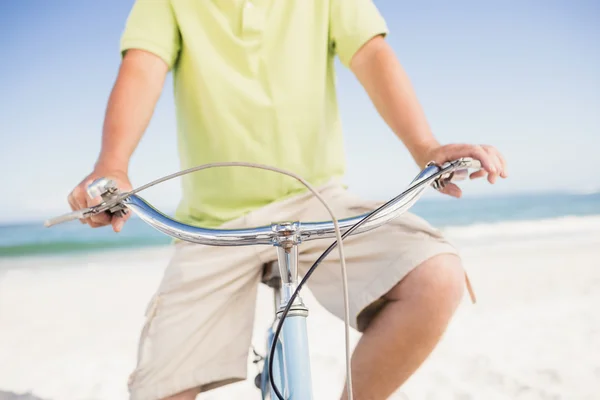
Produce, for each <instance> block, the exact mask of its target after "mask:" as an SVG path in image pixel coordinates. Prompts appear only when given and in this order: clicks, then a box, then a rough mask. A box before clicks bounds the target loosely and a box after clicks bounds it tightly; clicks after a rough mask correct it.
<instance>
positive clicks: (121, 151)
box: [68, 49, 169, 231]
mask: <svg viewBox="0 0 600 400" xmlns="http://www.w3.org/2000/svg"><path fill="white" fill-rule="evenodd" d="M168 70H169V67H168V65H167V63H166V62H165V61H163V59H161V58H160V57H158V56H156V55H154V54H152V53H150V52H147V51H143V50H137V49H132V50H128V51H127V53H126V54H125V56H124V58H123V61H122V63H121V67H120V68H119V73H118V76H117V80H116V82H115V85H114V87H113V89H112V92H111V94H110V97H109V100H108V106H107V109H106V114H105V118H104V127H103V131H102V147H101V150H100V154H99V156H98V160H97V161H96V164H95V166H94V170H93V171H92V173H91V174H89V175H88V176H87V177H86V178H84V179H83V180H82V181H81V182H80V183H79V185H77V187H76V188H75V189H74V190H73V191H72V192H71V193H70V194H69V197H68V201H69V204H70V206H71V208H72V209H73V210H77V209H81V208H85V207H90V206H92V205H94V204H97V202H98V199H90V198H89V197H88V196H87V194H86V187H87V185H88V184H89V183H90V182H91V181H93V180H94V179H96V178H99V177H110V178H112V179H115V180H116V182H117V184H118V186H119V188H120V189H121V190H130V189H131V183H130V182H129V178H128V176H127V175H128V170H129V160H130V158H131V156H132V154H133V152H134V151H135V148H136V147H137V145H138V144H139V142H140V140H141V138H142V136H143V135H144V132H145V131H146V128H147V127H148V124H149V123H150V119H151V118H152V114H153V113H154V108H155V106H156V103H157V101H158V99H159V97H160V94H161V92H162V88H163V86H164V82H165V78H166V76H167V73H168ZM125 220H126V218H112V220H111V217H110V216H109V215H108V214H104V213H103V214H99V215H96V216H94V217H91V218H90V219H88V220H85V221H82V222H84V223H87V224H89V225H90V226H91V227H93V228H95V227H99V226H104V225H108V224H112V225H113V229H114V230H115V231H120V230H121V228H122V226H123V224H124V223H125Z"/></svg>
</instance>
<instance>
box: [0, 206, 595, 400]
mask: <svg viewBox="0 0 600 400" xmlns="http://www.w3.org/2000/svg"><path fill="white" fill-rule="evenodd" d="M567 222H568V224H567V225H568V229H566V227H567V225H565V224H566V222H565V221H564V220H553V221H546V222H540V223H532V222H529V223H528V225H527V226H528V227H529V229H523V228H524V226H525V225H523V226H521V228H519V227H518V226H512V228H511V229H509V228H510V227H507V226H498V227H497V229H496V228H494V227H491V228H489V227H488V229H487V230H485V232H487V233H485V232H484V231H482V230H479V234H473V231H472V230H468V229H466V230H465V229H462V230H461V229H457V230H455V231H452V232H450V233H449V235H450V236H451V238H453V239H454V240H455V242H456V243H457V244H458V245H459V247H460V248H461V251H462V255H463V259H464V262H465V265H466V267H467V270H468V272H469V275H470V277H471V280H472V283H473V285H474V287H475V290H476V293H477V295H478V303H477V304H476V305H471V304H470V302H469V301H468V297H467V296H465V299H464V303H463V304H462V306H461V307H460V308H459V311H458V312H457V314H456V317H455V318H454V320H453V321H452V323H451V325H450V327H449V329H448V331H447V332H446V334H445V335H444V337H443V339H442V341H441V343H440V345H439V346H438V347H437V348H436V350H435V351H434V353H433V354H432V355H431V357H430V358H429V359H428V360H427V361H426V362H425V363H424V365H423V366H422V368H420V369H419V370H418V371H417V373H416V374H415V375H414V376H413V377H412V378H411V379H410V380H409V381H408V382H407V383H406V385H404V387H403V388H401V390H400V391H399V392H398V393H397V394H396V395H394V396H393V398H394V399H411V400H415V399H426V400H434V399H444V400H445V399H460V400H469V399H483V400H495V399H511V400H512V399H519V400H520V399H568V400H584V399H586V400H592V399H594V400H596V399H600V312H599V311H598V308H599V307H600V217H589V218H587V219H581V220H577V221H575V222H573V221H567ZM532 224H533V226H534V227H533V228H532V227H531V226H532ZM544 224H545V225H544ZM517 225H518V224H517ZM563 228H565V229H563ZM564 230H568V232H569V234H568V235H558V234H556V233H560V232H562V231H564ZM511 231H513V233H511ZM486 235H487V236H486ZM170 252H171V249H169V248H155V249H149V250H148V249H147V250H143V251H128V252H106V253H94V254H85V255H77V256H59V257H35V258H34V257H28V258H12V259H9V258H6V259H0V389H1V390H0V399H36V397H35V396H37V397H40V398H42V399H44V400H92V399H95V400H99V399H111V400H115V399H125V398H127V388H126V382H127V377H128V375H129V373H130V372H131V371H132V369H133V367H134V363H135V356H136V349H137V339H138V337H139V332H140V328H141V325H142V323H143V312H144V310H145V307H146V304H147V302H148V300H149V298H150V296H151V294H152V293H153V292H154V290H155V289H156V287H157V285H158V282H159V280H160V278H161V275H162V271H163V269H164V267H165V264H166V262H167V260H168V259H169V255H170ZM340 295H341V294H340ZM303 297H304V299H305V302H306V303H307V305H308V306H309V308H310V310H311V316H310V319H309V325H308V326H309V339H310V351H311V357H312V370H313V386H314V389H315V399H317V400H319V399H324V400H325V399H326V400H330V399H336V398H338V396H339V393H340V391H341V390H342V385H343V377H344V353H343V351H344V350H343V349H344V346H343V337H344V336H343V324H342V323H341V321H338V320H336V319H335V318H334V317H333V316H331V315H330V314H329V313H327V312H326V311H325V310H324V309H323V308H321V307H320V306H319V304H317V303H316V302H315V301H314V299H313V298H312V296H311V295H310V292H309V291H305V292H304V295H303ZM271 310H272V299H271V297H270V292H269V291H268V289H267V288H265V287H261V289H260V291H259V296H258V310H257V316H256V324H255V332H254V345H255V346H256V348H257V349H258V350H263V351H264V343H263V338H264V332H265V329H266V328H267V326H268V324H269V321H270V319H271ZM358 338H359V336H358V334H357V333H356V332H353V334H352V340H353V345H354V344H355V343H356V341H357V340H358ZM248 371H249V378H253V377H254V375H255V373H256V369H255V367H254V366H253V365H252V364H251V363H249V365H248ZM11 393H12V394H11ZM26 393H28V395H27V396H29V397H26V396H22V397H18V396H16V395H15V394H26ZM198 398H199V399H203V400H208V399H211V400H221V399H258V398H259V393H258V390H257V389H255V388H254V385H253V383H252V382H251V380H250V379H249V380H248V381H246V382H240V383H236V384H233V385H230V386H228V387H225V388H221V389H217V390H214V391H211V392H208V393H204V394H202V395H200V396H199V397H198Z"/></svg>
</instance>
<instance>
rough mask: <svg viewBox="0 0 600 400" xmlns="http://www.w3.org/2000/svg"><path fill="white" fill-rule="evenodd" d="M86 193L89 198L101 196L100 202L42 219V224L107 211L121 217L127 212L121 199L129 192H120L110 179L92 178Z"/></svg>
mask: <svg viewBox="0 0 600 400" xmlns="http://www.w3.org/2000/svg"><path fill="white" fill-rule="evenodd" d="M86 191H87V194H88V196H90V197H91V198H96V197H101V198H102V202H101V203H100V204H97V205H95V206H92V207H87V208H82V209H80V210H76V211H72V212H70V213H67V214H63V215H61V216H58V217H55V218H51V219H49V220H46V221H44V226H46V227H51V226H53V225H57V224H60V223H63V222H68V221H73V220H76V219H86V218H90V217H93V216H94V215H98V214H101V213H103V212H108V213H109V214H111V215H115V216H117V217H122V216H124V215H125V214H127V208H126V207H125V205H124V204H123V200H125V199H126V198H127V197H129V192H126V193H121V192H120V191H119V188H118V187H117V184H116V182H115V181H113V180H112V179H107V178H99V179H96V180H94V181H93V182H92V183H91V184H90V185H89V186H88V187H87V190H86Z"/></svg>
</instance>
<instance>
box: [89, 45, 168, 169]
mask: <svg viewBox="0 0 600 400" xmlns="http://www.w3.org/2000/svg"><path fill="white" fill-rule="evenodd" d="M167 73H168V66H167V64H166V63H165V62H164V61H163V60H162V59H161V58H160V57H158V56H156V55H154V54H152V53H149V52H146V51H143V50H136V49H132V50H129V51H127V53H126V54H125V56H124V58H123V62H122V63H121V67H120V68H119V74H118V76H117V80H116V82H115V85H114V87H113V90H112V92H111V94H110V97H109V100H108V106H107V108H106V115H105V119H104V127H103V130H102V148H101V151H100V155H99V157H98V161H97V163H96V168H98V167H100V168H105V167H107V166H109V169H112V170H115V169H118V170H121V171H123V172H125V173H127V170H128V167H129V160H130V158H131V155H132V154H133V152H134V150H135V148H136V147H137V145H138V143H139V142H140V140H141V138H142V136H143V134H144V132H145V131H146V128H147V127H148V124H149V123H150V119H151V118H152V114H153V112H154V108H155V107H156V103H157V102H158V99H159V97H160V94H161V92H162V88H163V86H164V83H165V78H166V76H167Z"/></svg>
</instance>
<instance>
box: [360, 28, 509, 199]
mask: <svg viewBox="0 0 600 400" xmlns="http://www.w3.org/2000/svg"><path fill="white" fill-rule="evenodd" d="M350 69H351V70H352V72H353V73H354V75H355V76H356V77H357V79H358V80H359V81H360V83H361V84H362V86H363V87H364V89H365V90H366V92H367V93H368V95H369V97H370V98H371V101H372V102H373V104H374V105H375V108H376V109H377V111H378V112H379V114H380V115H381V117H382V118H383V119H384V121H385V122H386V123H387V125H388V126H389V127H390V129H392V131H393V132H394V133H395V134H396V135H397V136H398V138H400V140H402V142H403V143H404V145H405V146H406V148H407V149H408V151H409V152H410V154H411V155H412V157H413V158H414V160H415V162H416V163H417V164H418V165H419V167H421V168H423V167H424V166H425V164H427V162H429V161H436V162H438V163H443V162H446V161H450V160H452V159H456V158H460V157H473V158H475V159H478V160H480V161H481V163H482V166H483V169H482V171H480V172H478V173H475V174H474V175H473V176H472V177H473V178H475V177H480V176H483V175H485V174H486V173H487V174H488V180H489V182H490V183H494V182H495V181H496V177H497V176H501V177H503V178H506V176H507V175H506V171H505V162H504V159H503V158H502V155H501V154H500V153H499V152H498V151H497V150H496V149H494V148H493V147H491V146H480V145H466V144H464V145H463V144H453V145H447V146H441V145H440V143H439V142H438V141H437V140H436V139H435V137H434V136H433V134H432V132H431V129H430V127H429V124H428V123H427V120H426V118H425V114H424V112H423V110H422V108H421V106H420V104H419V102H418V100H417V96H416V95H415V92H414V90H413V88H412V85H411V83H410V81H409V78H408V76H407V75H406V73H405V71H404V69H403V68H402V66H401V65H400V62H399V61H398V59H397V58H396V56H395V54H394V52H393V50H392V48H391V47H390V46H389V44H388V43H387V42H386V41H385V39H384V38H383V37H382V36H376V37H374V38H373V39H371V40H369V41H368V42H367V43H365V45H364V46H362V47H361V48H360V49H359V50H358V51H357V52H356V54H355V55H354V56H353V57H352V60H351V61H350ZM444 192H445V193H446V194H450V195H453V196H456V197H459V196H460V194H461V192H460V189H459V188H458V187H457V186H455V185H452V186H448V187H447V188H446V189H445V190H444Z"/></svg>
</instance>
